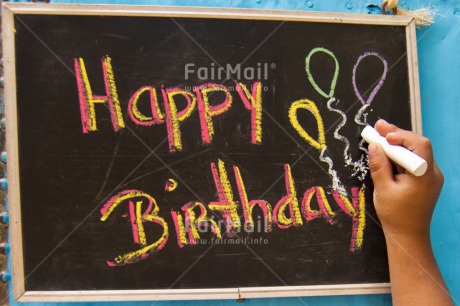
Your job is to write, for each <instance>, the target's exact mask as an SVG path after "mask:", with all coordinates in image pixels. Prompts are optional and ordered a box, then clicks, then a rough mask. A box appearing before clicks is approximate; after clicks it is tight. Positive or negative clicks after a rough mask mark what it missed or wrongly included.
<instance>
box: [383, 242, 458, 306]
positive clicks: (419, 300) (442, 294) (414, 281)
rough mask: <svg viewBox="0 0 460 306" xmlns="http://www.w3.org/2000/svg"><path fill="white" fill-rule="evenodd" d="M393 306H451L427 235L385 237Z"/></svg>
mask: <svg viewBox="0 0 460 306" xmlns="http://www.w3.org/2000/svg"><path fill="white" fill-rule="evenodd" d="M385 238H386V242H387V249H388V261H389V266H390V281H391V288H392V297H393V304H394V305H396V306H397V305H430V306H431V305H440V306H443V305H453V302H452V299H451V297H450V294H449V291H448V289H447V287H446V284H445V283H444V280H443V278H442V275H441V272H440V271H439V268H438V266H437V264H436V260H435V258H434V255H433V251H432V248H431V242H430V236H429V233H426V234H423V235H414V236H412V235H404V236H401V235H386V236H385Z"/></svg>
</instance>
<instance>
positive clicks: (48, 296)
mask: <svg viewBox="0 0 460 306" xmlns="http://www.w3.org/2000/svg"><path fill="white" fill-rule="evenodd" d="M2 10H3V21H2V22H3V24H2V27H3V40H4V66H5V68H4V72H5V101H6V102H5V104H6V117H7V129H6V131H7V132H6V135H7V143H6V147H7V151H8V157H9V158H8V181H9V192H8V193H9V210H10V237H11V238H10V239H11V254H12V256H11V257H10V259H11V264H12V274H13V282H12V287H13V288H12V290H13V294H14V299H15V300H18V301H20V302H32V301H34V302H37V301H39V302H62V301H72V302H83V301H141V300H187V299H196V300H198V299H238V298H256V297H289V296H316V295H326V294H327V295H344V294H380V293H389V292H390V285H389V284H388V283H381V284H350V285H319V286H287V287H253V288H249V287H246V288H223V289H170V290H100V291H55V292H44V291H27V292H26V291H25V284H24V283H25V275H24V266H23V255H22V251H23V246H22V232H21V210H20V206H19V205H20V203H21V201H20V185H19V183H20V182H19V161H18V135H17V109H16V75H15V47H14V32H15V30H14V15H16V14H49V15H108V16H114V15H116V16H119V15H123V16H152V17H161V16H163V17H164V16H167V17H206V18H222V19H253V20H275V21H276V20H280V21H306V22H319V23H346V24H369V25H393V26H404V27H405V28H406V40H407V59H408V68H409V69H408V70H409V82H410V84H409V85H410V97H411V99H410V104H411V111H412V118H411V119H412V129H413V131H415V132H418V133H422V124H421V107H420V89H419V77H418V61H417V49H416V33H415V22H414V21H413V18H412V17H404V16H388V15H387V16H380V15H377V16H376V15H358V14H348V13H312V12H299V11H275V10H254V9H252V10H251V9H244V10H243V9H218V8H206V9H204V8H184V7H154V6H107V5H50V4H19V3H3V7H2Z"/></svg>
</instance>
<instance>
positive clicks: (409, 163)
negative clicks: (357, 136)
mask: <svg viewBox="0 0 460 306" xmlns="http://www.w3.org/2000/svg"><path fill="white" fill-rule="evenodd" d="M361 137H363V138H364V140H365V141H366V142H368V143H371V142H376V143H379V144H380V145H381V146H382V147H383V150H384V151H385V154H386V155H387V156H388V157H389V158H390V159H391V160H392V161H394V162H395V163H397V164H398V165H400V166H401V167H403V168H404V169H406V170H407V171H409V172H410V173H412V174H413V175H415V176H421V175H423V174H425V171H426V169H427V168H428V164H427V163H426V161H425V160H424V159H423V158H421V157H420V156H418V155H417V154H415V153H413V152H411V151H409V150H408V149H406V148H404V147H401V146H395V145H391V144H389V143H388V142H387V140H386V138H385V137H383V136H381V135H380V134H379V133H378V132H377V131H376V130H375V129H374V128H373V127H371V126H369V125H368V126H366V127H365V128H364V130H363V131H362V132H361Z"/></svg>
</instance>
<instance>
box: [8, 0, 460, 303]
mask: <svg viewBox="0 0 460 306" xmlns="http://www.w3.org/2000/svg"><path fill="white" fill-rule="evenodd" d="M52 2H53V3H85V4H90V3H100V4H141V5H178V6H207V7H233V8H260V9H282V10H305V11H332V12H352V13H362V14H368V13H378V12H379V10H378V9H372V7H369V6H368V5H369V4H375V5H379V4H380V0H367V1H364V0H348V1H347V0H304V1H300V0H290V1H287V0H225V1H224V0H214V1H212V0H156V1H155V0H152V1H147V0H96V1H90V0H52ZM400 2H401V3H400V4H401V6H402V7H403V8H410V9H413V8H418V7H421V6H425V7H427V6H429V4H432V5H433V6H434V7H435V8H436V10H437V14H438V15H437V17H436V23H435V24H434V25H433V26H431V27H430V28H427V29H422V30H418V31H417V40H418V53H419V64H420V70H419V71H420V83H421V84H420V85H421V93H422V111H423V128H424V134H425V135H426V136H427V137H429V138H430V139H431V140H432V142H433V146H434V150H435V154H436V159H437V162H438V164H439V166H440V167H441V169H442V171H443V172H444V176H445V185H444V189H443V192H442V195H441V198H440V200H439V202H438V206H437V207H436V210H435V214H434V217H433V222H432V231H431V236H432V244H433V248H434V252H435V255H436V258H437V260H438V263H439V266H440V268H441V271H442V273H443V275H444V278H445V280H446V282H447V285H448V286H449V289H450V291H451V293H452V295H453V297H454V299H455V301H456V305H460V226H459V225H458V224H460V199H459V197H458V195H457V192H459V191H460V110H459V106H460V0H406V1H403V0H400ZM11 304H12V305H21V304H18V303H14V301H11ZM60 304H64V305H66V306H71V305H72V304H71V303H60ZM86 304H87V305H94V306H102V305H107V303H85V304H81V303H80V304H78V305H86ZM27 305H49V306H51V305H57V304H54V303H46V304H42V303H31V304H27ZM111 305H115V306H122V305H123V306H124V305H139V306H147V305H149V306H153V305H157V306H198V305H200V306H208V305H209V306H211V305H213V306H215V305H223V306H227V305H254V306H259V305H260V306H261V305H264V306H270V305H391V297H390V295H361V296H336V297H302V298H282V299H253V300H247V301H245V302H244V303H237V302H235V301H189V302H184V301H183V302H142V303H134V302H133V303H111Z"/></svg>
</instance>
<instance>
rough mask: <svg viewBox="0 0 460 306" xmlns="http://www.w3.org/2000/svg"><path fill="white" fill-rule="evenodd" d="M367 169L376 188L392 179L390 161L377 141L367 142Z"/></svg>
mask: <svg viewBox="0 0 460 306" xmlns="http://www.w3.org/2000/svg"><path fill="white" fill-rule="evenodd" d="M369 169H370V170H371V176H372V180H373V181H374V186H375V187H376V188H379V186H383V185H385V184H388V183H389V182H390V181H393V169H392V167H391V162H390V160H389V159H388V157H387V156H386V154H385V152H384V151H383V148H382V146H381V145H380V144H378V143H371V144H369Z"/></svg>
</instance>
